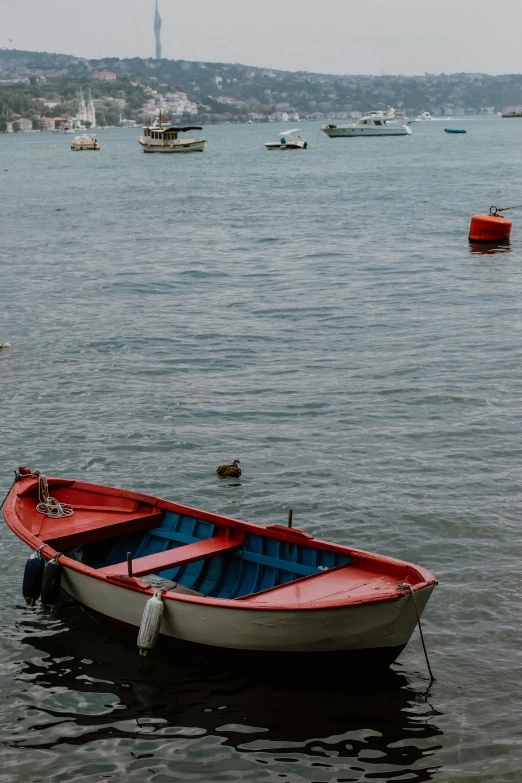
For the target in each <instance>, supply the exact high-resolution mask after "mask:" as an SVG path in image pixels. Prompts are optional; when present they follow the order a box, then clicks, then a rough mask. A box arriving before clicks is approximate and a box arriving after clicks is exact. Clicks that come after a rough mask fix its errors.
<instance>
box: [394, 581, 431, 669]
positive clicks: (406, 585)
mask: <svg viewBox="0 0 522 783" xmlns="http://www.w3.org/2000/svg"><path fill="white" fill-rule="evenodd" d="M397 590H409V591H410V593H411V595H412V598H413V605H414V607H415V614H416V615H417V625H418V626H419V631H420V638H421V642H422V649H423V650H424V657H425V658H426V664H427V666H428V671H429V673H430V678H431V682H434V680H435V677H434V676H433V672H432V671H431V666H430V660H429V658H428V651H427V649H426V644H425V642H424V634H423V633H422V625H421V620H420V614H419V608H418V606H417V600H416V598H415V593H414V591H413V587H412V586H411V585H410V584H409V582H404V584H401V585H397Z"/></svg>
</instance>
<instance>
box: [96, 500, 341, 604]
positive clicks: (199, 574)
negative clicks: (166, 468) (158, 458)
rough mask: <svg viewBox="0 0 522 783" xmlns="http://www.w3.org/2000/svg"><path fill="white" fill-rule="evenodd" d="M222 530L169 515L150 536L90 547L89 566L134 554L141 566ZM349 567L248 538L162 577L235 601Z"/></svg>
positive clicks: (337, 556)
mask: <svg viewBox="0 0 522 783" xmlns="http://www.w3.org/2000/svg"><path fill="white" fill-rule="evenodd" d="M217 527H218V526H217V525H215V524H214V523H213V522H208V521H205V520H203V519H197V518H196V517H192V516H188V515H186V514H178V513H176V512H174V511H165V513H164V515H163V519H162V522H161V524H160V526H159V527H156V528H153V529H151V530H148V531H147V532H145V533H143V532H140V533H134V534H126V535H123V536H120V537H118V538H113V539H110V540H108V541H105V542H102V545H101V546H100V545H99V544H91V545H87V546H86V547H85V548H84V549H85V555H86V558H85V560H84V562H85V561H87V562H88V564H89V565H91V566H92V567H93V568H106V567H107V566H111V565H115V564H118V563H122V562H124V561H125V560H126V557H127V553H128V552H130V553H131V554H132V558H133V560H135V559H138V558H141V557H145V556H148V555H154V554H157V553H160V552H166V551H167V550H170V549H177V548H179V547H182V546H185V545H187V544H194V543H196V542H200V541H204V540H205V539H209V538H212V537H213V536H215V535H219V534H220V531H222V530H223V526H222V525H221V526H219V528H220V529H219V530H217ZM82 559H84V558H82ZM349 562H350V557H349V556H348V555H346V554H343V553H341V552H333V551H329V550H323V549H316V548H314V547H313V546H307V545H303V544H301V543H297V542H296V543H287V542H286V541H279V540H277V539H276V538H272V537H269V536H267V535H256V534H255V533H247V534H246V535H245V538H244V541H243V543H242V544H241V546H240V547H239V548H238V549H236V550H235V551H233V552H227V553H224V554H216V555H214V556H212V557H207V558H206V559H201V560H196V561H195V562H192V563H188V564H184V565H181V566H177V567H175V568H167V569H165V570H163V571H159V572H158V573H157V574H156V576H158V577H161V578H163V579H166V580H169V581H172V582H176V583H177V584H178V585H181V586H182V587H185V588H188V589H190V590H195V591H197V592H198V593H200V594H202V595H205V596H210V597H212V598H227V599H233V598H242V597H244V596H247V595H252V594H253V593H258V592H261V591H263V590H268V589H269V588H272V587H277V586H279V585H284V584H286V583H288V582H292V581H294V580H296V579H300V578H302V577H304V576H312V575H313V574H318V573H321V572H322V571H327V570H329V569H331V568H335V567H337V566H341V565H348V564H349Z"/></svg>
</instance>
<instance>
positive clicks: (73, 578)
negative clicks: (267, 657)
mask: <svg viewBox="0 0 522 783" xmlns="http://www.w3.org/2000/svg"><path fill="white" fill-rule="evenodd" d="M62 562H63V561H62ZM62 586H63V587H64V589H65V590H66V592H67V593H69V595H71V596H72V597H73V598H74V599H76V600H77V601H78V602H79V603H80V604H82V605H83V606H84V607H85V608H86V609H87V611H89V610H90V611H91V612H92V613H93V614H95V615H99V616H102V617H104V618H107V619H108V620H112V621H114V622H115V623H120V624H121V623H123V624H125V625H126V626H129V627H130V628H134V629H135V630H136V633H137V631H138V628H139V626H140V623H141V618H142V615H143V610H144V608H145V603H146V602H147V600H148V599H149V598H150V594H147V593H142V592H139V591H136V590H130V589H128V588H126V587H120V586H119V585H117V584H112V583H110V582H107V581H105V580H102V579H96V578H92V577H90V576H88V575H87V574H84V573H81V572H79V571H76V570H75V569H72V568H68V567H67V566H65V564H64V569H63V576H62ZM432 590H433V586H431V585H429V586H427V587H425V588H423V589H421V590H417V591H416V592H415V596H416V600H417V606H418V609H419V612H420V613H421V612H422V611H423V609H424V607H425V605H426V603H427V601H428V598H429V596H430V595H431V592H432ZM234 603H235V605H234V606H230V607H228V606H210V605H208V604H204V603H202V602H200V601H198V599H194V600H191V599H190V598H178V599H176V598H170V597H168V596H166V597H165V598H164V604H165V613H164V617H163V621H162V625H161V635H162V636H164V637H169V638H171V639H173V640H178V641H182V642H188V643H192V644H198V645H205V646H210V647H218V648H225V649H226V648H228V649H234V650H249V651H263V652H304V651H306V652H334V651H360V650H368V649H372V650H385V649H386V650H393V649H396V650H397V651H400V650H401V649H402V648H403V647H404V646H405V645H406V644H407V642H408V640H409V639H410V637H411V635H412V633H413V631H414V629H415V626H416V622H417V619H416V614H415V607H414V604H413V599H412V597H411V594H409V593H407V594H402V595H401V596H400V597H399V598H398V599H397V600H396V601H389V600H388V601H382V602H379V601H374V602H371V603H368V604H355V605H352V606H340V607H333V608H324V609H306V610H303V609H300V610H297V609H296V610H291V609H285V610H278V611H274V610H264V609H262V608H260V609H257V610H255V611H253V610H252V609H251V608H248V607H247V606H245V607H244V608H243V607H242V606H241V601H237V602H234Z"/></svg>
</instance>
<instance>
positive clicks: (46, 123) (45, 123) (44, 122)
mask: <svg viewBox="0 0 522 783" xmlns="http://www.w3.org/2000/svg"><path fill="white" fill-rule="evenodd" d="M38 125H39V127H40V130H41V131H53V130H54V129H55V127H56V125H55V121H54V117H41V118H40V120H39V121H38Z"/></svg>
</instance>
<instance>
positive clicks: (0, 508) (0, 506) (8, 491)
mask: <svg viewBox="0 0 522 783" xmlns="http://www.w3.org/2000/svg"><path fill="white" fill-rule="evenodd" d="M16 482H17V479H15V480H14V481H13V483H12V484H11V486H10V487H9V489H8V490H7V495H6V496H5V498H4V499H3V500H2V503H1V504H0V511H1V510H2V509H3V507H4V503H5V501H6V500H7V498H8V497H9V493H10V492H11V490H12V488H13V487H14V485H15V484H16Z"/></svg>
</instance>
